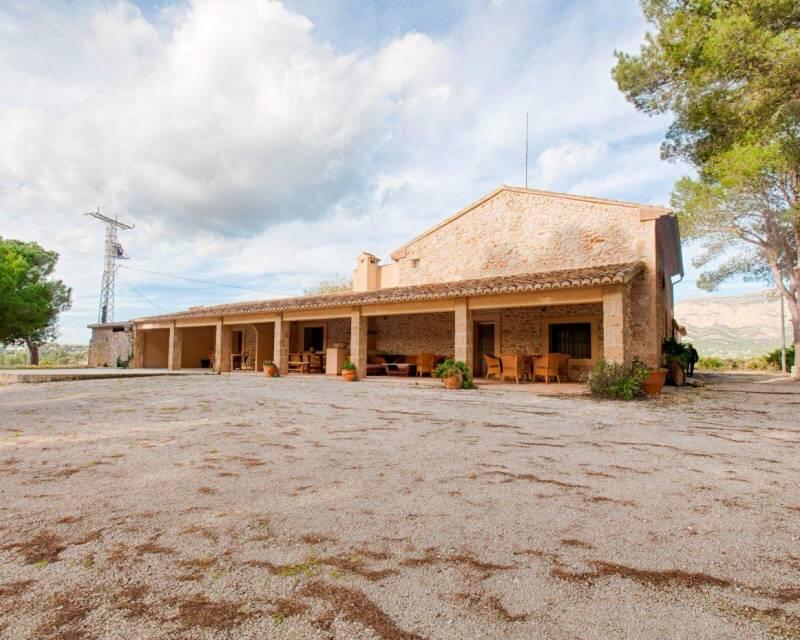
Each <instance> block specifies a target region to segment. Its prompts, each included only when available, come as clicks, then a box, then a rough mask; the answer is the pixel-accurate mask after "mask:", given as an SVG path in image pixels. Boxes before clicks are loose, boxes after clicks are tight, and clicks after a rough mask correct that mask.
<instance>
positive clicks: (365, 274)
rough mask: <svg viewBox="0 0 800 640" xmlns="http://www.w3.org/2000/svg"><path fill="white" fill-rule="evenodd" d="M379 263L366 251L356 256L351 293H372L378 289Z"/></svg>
mask: <svg viewBox="0 0 800 640" xmlns="http://www.w3.org/2000/svg"><path fill="white" fill-rule="evenodd" d="M379 262H380V260H379V259H378V258H377V257H376V256H373V255H372V254H371V253H367V252H366V251H362V252H361V253H360V254H358V258H356V268H355V269H354V270H353V291H372V290H373V289H378V288H379V287H380V272H379V269H380V267H379V266H378V263H379Z"/></svg>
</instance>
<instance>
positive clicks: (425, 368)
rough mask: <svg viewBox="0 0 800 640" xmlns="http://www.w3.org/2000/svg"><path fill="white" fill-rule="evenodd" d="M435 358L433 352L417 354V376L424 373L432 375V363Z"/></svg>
mask: <svg viewBox="0 0 800 640" xmlns="http://www.w3.org/2000/svg"><path fill="white" fill-rule="evenodd" d="M435 360H436V354H435V353H420V354H419V355H418V356H417V376H418V377H420V378H421V377H422V376H423V375H424V374H426V373H427V374H428V375H429V376H432V375H433V363H434V361H435Z"/></svg>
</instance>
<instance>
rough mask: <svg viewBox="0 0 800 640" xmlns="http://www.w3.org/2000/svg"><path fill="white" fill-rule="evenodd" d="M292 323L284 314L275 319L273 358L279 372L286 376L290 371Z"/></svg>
mask: <svg viewBox="0 0 800 640" xmlns="http://www.w3.org/2000/svg"><path fill="white" fill-rule="evenodd" d="M290 329H291V325H290V323H289V321H288V320H284V319H283V315H281V317H280V318H278V319H277V320H276V321H275V336H274V345H273V353H272V359H273V360H274V362H275V366H276V367H278V372H279V373H280V374H281V375H282V376H284V375H286V374H287V373H289V336H290V334H291V331H290Z"/></svg>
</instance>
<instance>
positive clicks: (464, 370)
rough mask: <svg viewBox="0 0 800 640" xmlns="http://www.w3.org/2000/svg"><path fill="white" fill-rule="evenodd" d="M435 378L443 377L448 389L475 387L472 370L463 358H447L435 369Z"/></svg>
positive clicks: (443, 382)
mask: <svg viewBox="0 0 800 640" xmlns="http://www.w3.org/2000/svg"><path fill="white" fill-rule="evenodd" d="M433 376H434V377H435V378H441V379H442V384H444V386H445V387H446V388H447V389H474V388H475V383H474V382H473V381H472V372H471V371H470V370H469V367H468V366H467V365H466V363H464V362H462V361H461V360H449V359H448V360H445V361H444V362H442V363H441V364H440V365H438V366H437V367H436V369H434V370H433Z"/></svg>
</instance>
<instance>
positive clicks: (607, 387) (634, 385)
mask: <svg viewBox="0 0 800 640" xmlns="http://www.w3.org/2000/svg"><path fill="white" fill-rule="evenodd" d="M649 374H650V371H649V369H648V368H647V366H646V365H645V364H644V363H643V362H642V361H641V360H639V358H634V359H633V360H632V361H631V362H630V363H627V364H617V363H616V362H606V361H605V360H604V359H602V358H601V359H600V360H598V361H597V364H596V365H595V366H594V368H593V369H592V371H591V372H590V373H589V378H588V381H587V385H588V387H589V391H591V392H592V394H593V395H596V396H599V397H601V398H616V399H618V400H633V399H634V398H635V397H636V396H638V395H641V394H642V384H644V382H645V380H647V376H648V375H649Z"/></svg>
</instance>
